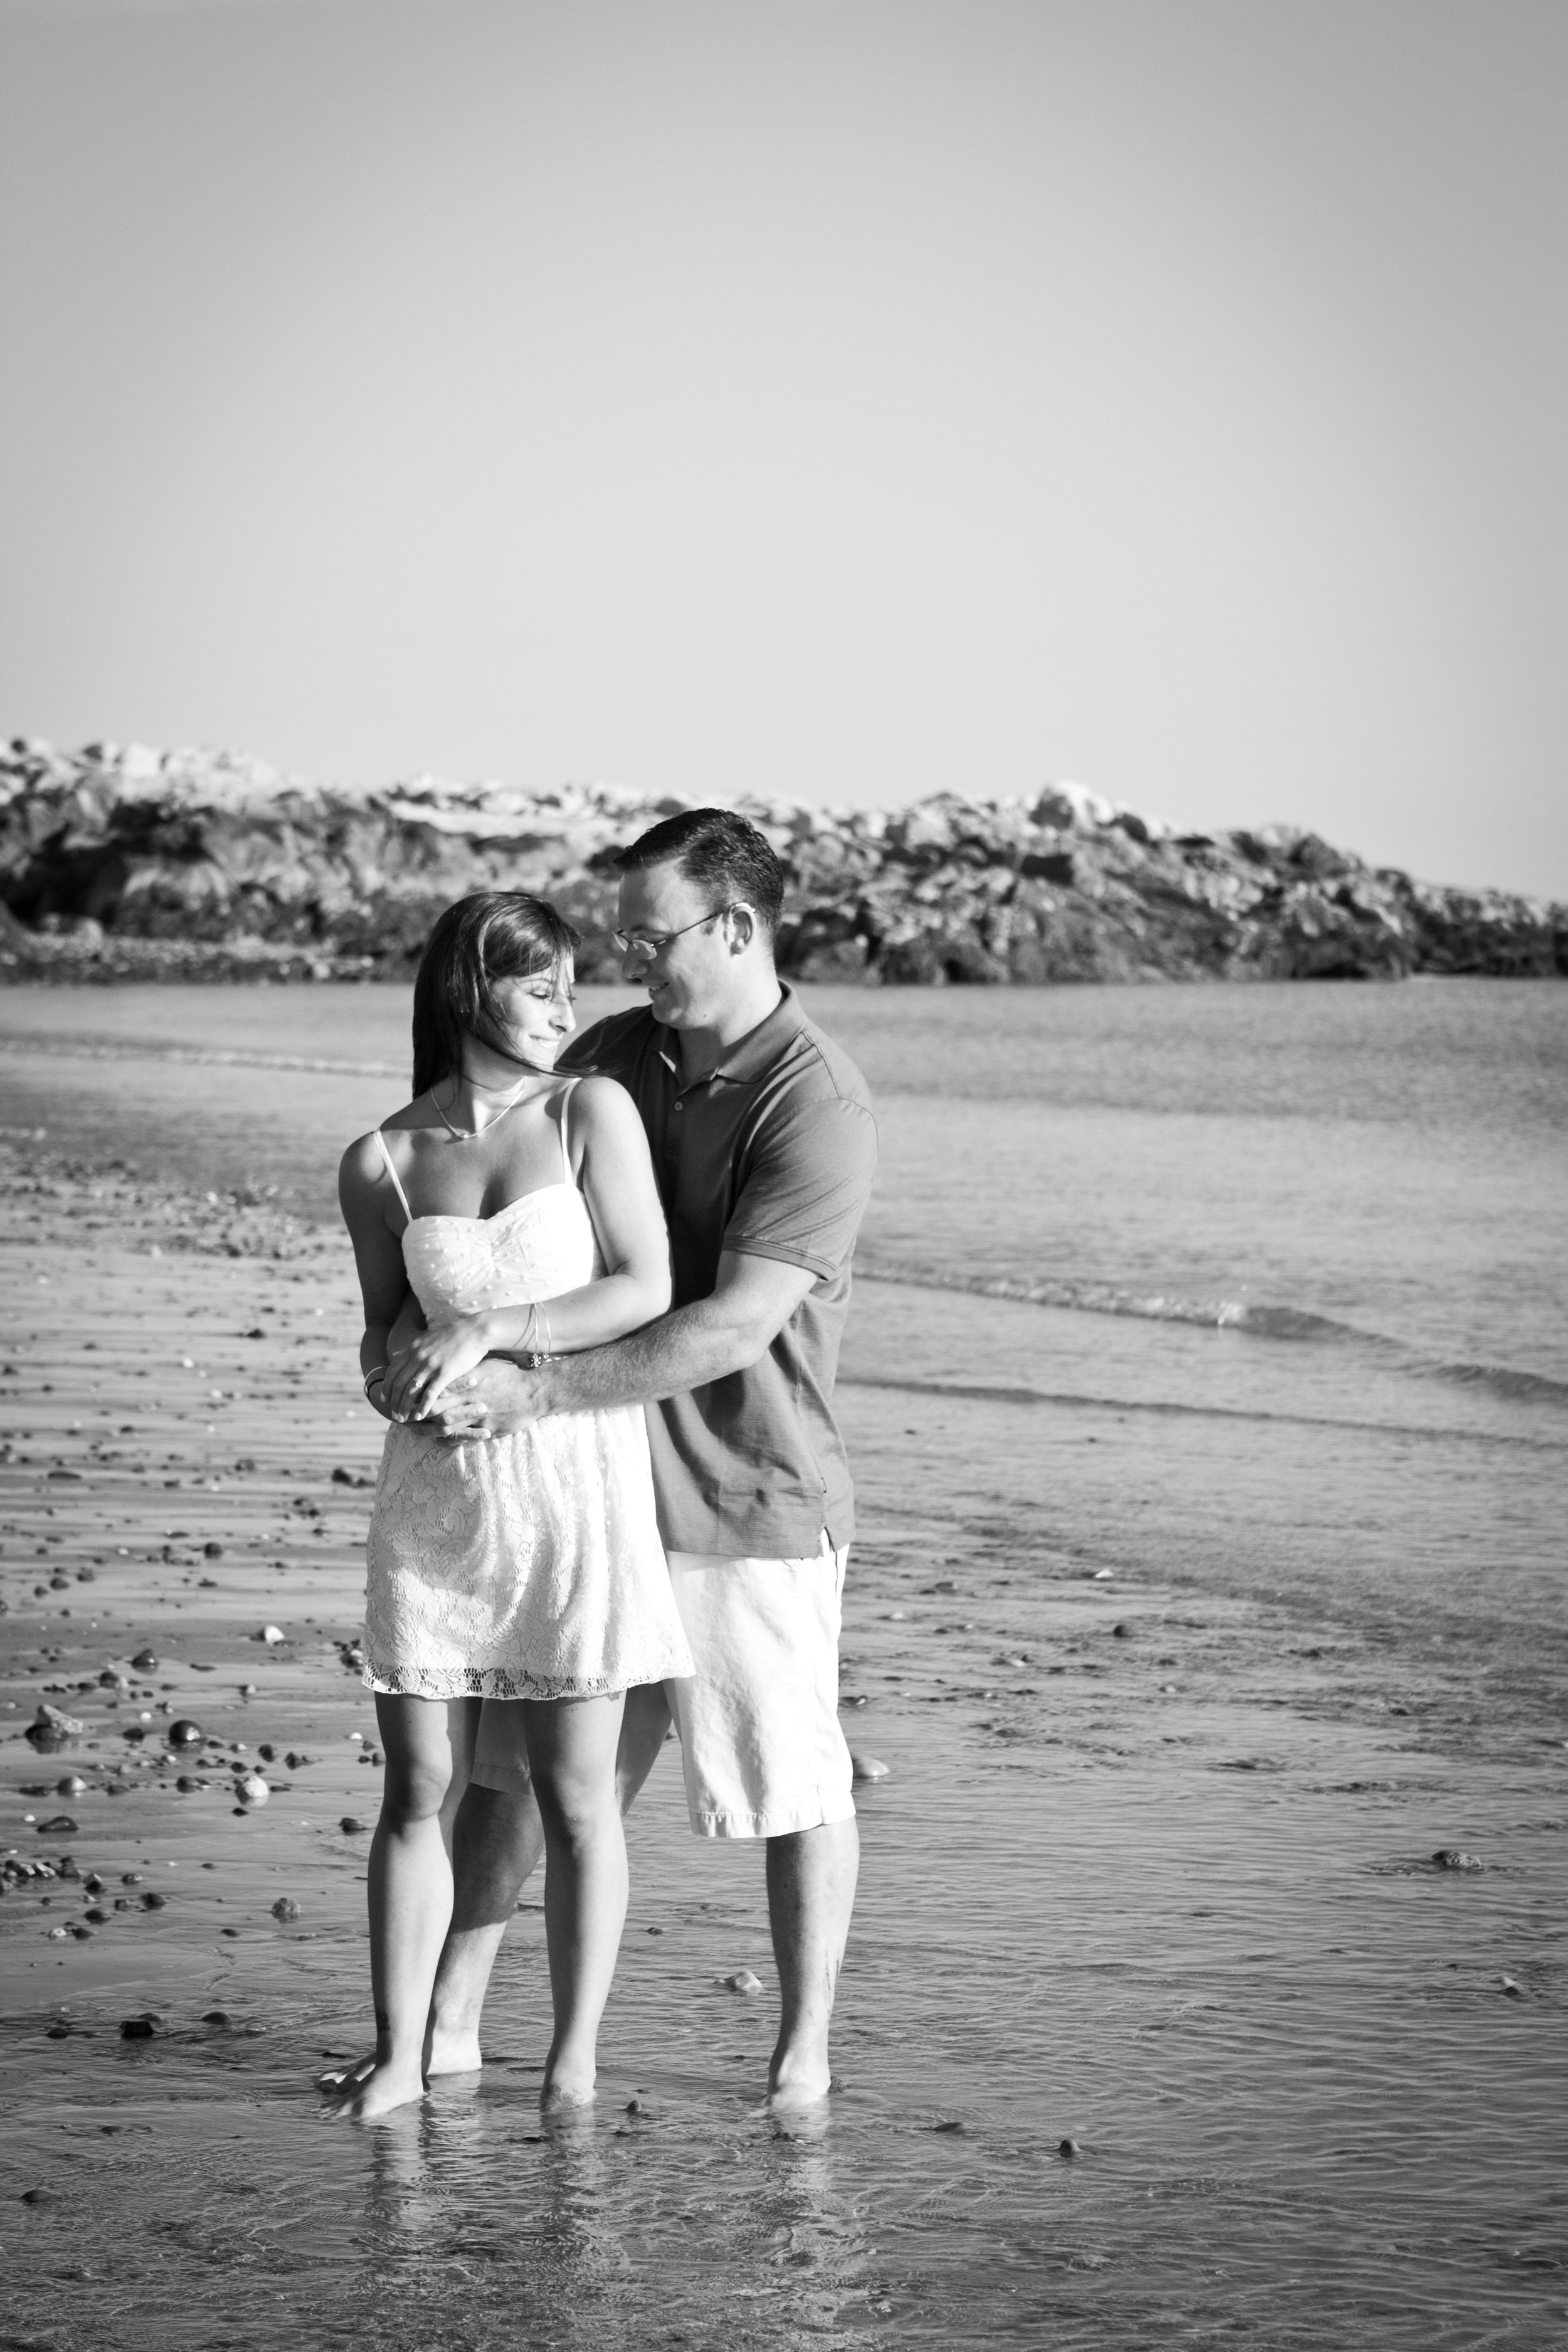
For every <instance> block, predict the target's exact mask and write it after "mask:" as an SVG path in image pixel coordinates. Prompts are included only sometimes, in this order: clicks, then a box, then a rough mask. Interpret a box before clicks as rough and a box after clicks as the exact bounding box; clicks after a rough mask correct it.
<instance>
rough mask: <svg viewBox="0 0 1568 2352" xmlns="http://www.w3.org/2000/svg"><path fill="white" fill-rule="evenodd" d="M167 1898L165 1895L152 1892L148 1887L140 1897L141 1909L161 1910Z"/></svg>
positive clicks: (166, 1902)
mask: <svg viewBox="0 0 1568 2352" xmlns="http://www.w3.org/2000/svg"><path fill="white" fill-rule="evenodd" d="M168 1900H169V1898H168V1896H167V1895H157V1894H154V1893H153V1889H152V1888H151V1887H149V1888H148V1890H147V1892H146V1894H145V1895H143V1896H142V1910H143V1911H162V1910H163V1909H164V1908H165V1907H166V1906H167V1904H168Z"/></svg>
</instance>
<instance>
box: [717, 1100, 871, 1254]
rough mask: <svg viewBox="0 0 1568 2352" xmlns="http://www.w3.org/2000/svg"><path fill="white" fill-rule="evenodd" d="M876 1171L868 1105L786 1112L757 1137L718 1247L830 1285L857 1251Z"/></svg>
mask: <svg viewBox="0 0 1568 2352" xmlns="http://www.w3.org/2000/svg"><path fill="white" fill-rule="evenodd" d="M876 1171H877V1129H876V1123H875V1121H874V1120H873V1118H872V1117H871V1114H870V1112H869V1110H868V1108H866V1106H865V1104H864V1103H858V1102H855V1101H853V1100H851V1099H850V1098H849V1097H847V1096H838V1097H831V1098H829V1099H827V1100H826V1101H817V1102H806V1103H801V1104H799V1105H791V1106H790V1107H789V1108H781V1111H780V1114H779V1115H778V1116H777V1117H776V1118H773V1119H771V1120H770V1121H769V1122H768V1124H767V1127H766V1129H765V1131H764V1133H763V1136H762V1137H761V1138H760V1139H759V1141H758V1144H757V1147H756V1149H755V1151H754V1153H753V1156H752V1163H751V1165H750V1167H749V1168H748V1170H747V1171H746V1178H745V1181H744V1183H743V1185H742V1189H741V1192H740V1195H739V1198H738V1199H737V1200H736V1202H735V1205H734V1208H733V1210H732V1212H731V1216H730V1221H729V1223H728V1224H727V1225H726V1226H725V1228H724V1238H723V1241H722V1243H721V1247H722V1248H724V1249H727V1250H736V1251H738V1252H739V1253H740V1254H741V1255H742V1256H747V1257H775V1258H782V1259H783V1260H784V1262H785V1264H786V1265H801V1266H805V1267H807V1268H808V1269H809V1270H810V1272H811V1273H813V1274H815V1275H816V1276H817V1277H818V1279H819V1280H826V1278H827V1277H828V1276H831V1275H835V1274H837V1273H838V1271H839V1270H840V1268H841V1267H842V1266H843V1265H845V1264H846V1263H847V1259H848V1257H849V1255H850V1253H851V1251H852V1250H853V1249H854V1246H855V1235H856V1234H857V1232H858V1229H859V1224H860V1220H861V1218H862V1217H863V1216H864V1215H865V1213H866V1203H867V1202H868V1200H869V1198H870V1194H871V1179H872V1177H873V1176H874V1175H875V1174H876Z"/></svg>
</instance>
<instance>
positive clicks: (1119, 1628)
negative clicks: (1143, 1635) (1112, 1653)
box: [1110, 1625, 1132, 1642]
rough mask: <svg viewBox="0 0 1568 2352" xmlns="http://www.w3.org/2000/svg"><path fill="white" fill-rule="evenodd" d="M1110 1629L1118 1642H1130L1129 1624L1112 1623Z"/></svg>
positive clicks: (1130, 1629)
mask: <svg viewBox="0 0 1568 2352" xmlns="http://www.w3.org/2000/svg"><path fill="white" fill-rule="evenodd" d="M1110 1630H1111V1633H1113V1634H1114V1635H1115V1637H1116V1639H1117V1640H1118V1641H1119V1642H1130V1641H1131V1639H1132V1628H1131V1625H1113V1626H1112V1627H1111V1629H1110Z"/></svg>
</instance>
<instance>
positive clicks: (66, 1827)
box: [38, 1813, 77, 1837]
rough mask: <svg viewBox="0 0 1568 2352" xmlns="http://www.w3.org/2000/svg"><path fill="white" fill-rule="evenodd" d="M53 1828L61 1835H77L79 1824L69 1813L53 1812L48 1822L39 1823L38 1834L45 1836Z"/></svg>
mask: <svg viewBox="0 0 1568 2352" xmlns="http://www.w3.org/2000/svg"><path fill="white" fill-rule="evenodd" d="M51 1830H52V1831H54V1832H56V1834H57V1835H58V1836H60V1837H75V1835H76V1834H77V1824H76V1822H73V1821H72V1819H71V1817H70V1815H69V1814H68V1813H53V1814H51V1815H50V1817H49V1819H48V1820H47V1822H39V1823H38V1835H39V1836H40V1837H43V1836H45V1835H46V1834H47V1832H49V1831H51Z"/></svg>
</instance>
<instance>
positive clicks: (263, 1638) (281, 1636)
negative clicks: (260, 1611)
mask: <svg viewBox="0 0 1568 2352" xmlns="http://www.w3.org/2000/svg"><path fill="white" fill-rule="evenodd" d="M256 1638H257V1640H258V1642H265V1643H267V1644H268V1648H270V1647H271V1645H272V1643H275V1642H281V1641H284V1640H285V1639H286V1638H287V1636H286V1635H285V1633H284V1631H283V1628H282V1626H281V1625H263V1627H262V1629H261V1631H260V1633H258V1635H257V1637H256Z"/></svg>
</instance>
